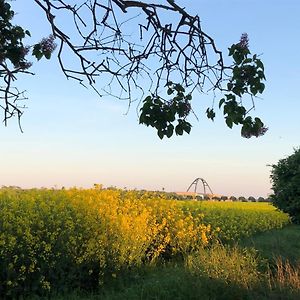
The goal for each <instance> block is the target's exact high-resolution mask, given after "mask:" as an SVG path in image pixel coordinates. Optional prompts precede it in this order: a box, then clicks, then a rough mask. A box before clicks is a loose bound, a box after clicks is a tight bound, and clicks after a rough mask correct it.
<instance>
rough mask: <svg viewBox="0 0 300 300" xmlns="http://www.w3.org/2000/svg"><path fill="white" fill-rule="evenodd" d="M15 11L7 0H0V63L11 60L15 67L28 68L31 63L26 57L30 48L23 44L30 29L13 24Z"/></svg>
mask: <svg viewBox="0 0 300 300" xmlns="http://www.w3.org/2000/svg"><path fill="white" fill-rule="evenodd" d="M13 17H14V11H12V10H11V6H10V4H9V3H7V1H5V0H0V63H2V62H3V61H5V60H6V59H7V60H9V61H10V62H11V63H12V64H13V66H14V67H15V68H21V69H27V68H28V67H29V66H30V65H28V62H27V60H26V58H25V56H26V55H27V53H28V48H27V47H25V46H24V45H23V42H22V40H23V39H24V38H25V36H26V35H27V36H30V32H29V31H28V30H24V29H23V28H22V27H20V26H14V25H12V24H11V20H12V18H13Z"/></svg>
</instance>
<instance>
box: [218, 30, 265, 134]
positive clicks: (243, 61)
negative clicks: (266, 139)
mask: <svg viewBox="0 0 300 300" xmlns="http://www.w3.org/2000/svg"><path fill="white" fill-rule="evenodd" d="M247 39H248V37H247V36H246V35H244V36H242V38H241V41H240V43H238V44H233V45H232V46H231V47H230V48H229V56H232V58H233V61H234V64H233V67H232V77H231V79H230V80H229V82H228V83H227V91H228V92H229V93H227V94H225V97H224V98H222V99H221V100H220V101H219V107H220V108H221V107H222V106H223V112H224V116H225V121H226V124H227V126H228V127H229V128H232V126H233V124H235V125H239V124H240V125H242V128H241V135H242V136H243V137H246V138H250V137H252V136H256V137H258V136H260V135H263V134H265V132H266V131H267V128H266V127H265V126H264V123H263V122H262V121H261V120H260V119H259V118H257V117H256V118H254V120H253V119H252V117H251V116H249V115H248V111H247V109H246V107H245V106H244V105H243V103H242V101H241V98H242V96H245V95H249V96H250V97H251V98H253V97H255V96H256V95H257V94H258V93H259V94H262V93H263V91H264V89H265V84H264V83H263V81H264V80H265V79H266V78H265V75H264V65H263V63H262V61H261V60H260V59H259V58H258V57H257V55H256V54H255V55H253V56H252V57H250V54H251V53H250V51H249V48H248V40H247Z"/></svg>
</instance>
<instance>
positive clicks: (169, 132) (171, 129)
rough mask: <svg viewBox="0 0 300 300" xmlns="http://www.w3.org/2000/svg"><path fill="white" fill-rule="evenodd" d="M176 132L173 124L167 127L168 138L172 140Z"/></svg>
mask: <svg viewBox="0 0 300 300" xmlns="http://www.w3.org/2000/svg"><path fill="white" fill-rule="evenodd" d="M173 132H174V126H173V125H172V124H170V125H168V127H167V133H166V135H167V137H168V138H170V137H171V136H172V135H173Z"/></svg>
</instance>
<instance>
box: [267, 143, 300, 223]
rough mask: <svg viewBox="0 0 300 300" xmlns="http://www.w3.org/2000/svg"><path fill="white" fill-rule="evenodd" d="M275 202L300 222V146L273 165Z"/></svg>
mask: <svg viewBox="0 0 300 300" xmlns="http://www.w3.org/2000/svg"><path fill="white" fill-rule="evenodd" d="M271 179H272V189H273V195H272V196H271V199H272V202H273V204H274V205H275V206H276V207H277V208H279V209H281V210H282V211H284V212H286V213H288V214H289V215H290V216H291V218H292V221H293V222H295V223H300V148H298V149H295V152H294V153H293V154H292V155H290V156H288V157H287V158H284V159H281V160H279V162H278V163H277V164H274V165H272V171H271Z"/></svg>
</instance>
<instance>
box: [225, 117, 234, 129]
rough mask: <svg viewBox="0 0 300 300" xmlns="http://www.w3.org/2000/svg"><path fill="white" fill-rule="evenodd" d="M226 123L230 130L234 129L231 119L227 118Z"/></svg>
mask: <svg viewBox="0 0 300 300" xmlns="http://www.w3.org/2000/svg"><path fill="white" fill-rule="evenodd" d="M225 122H226V124H227V126H228V127H229V128H232V126H233V122H232V119H231V118H229V117H227V118H226V121H225Z"/></svg>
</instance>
